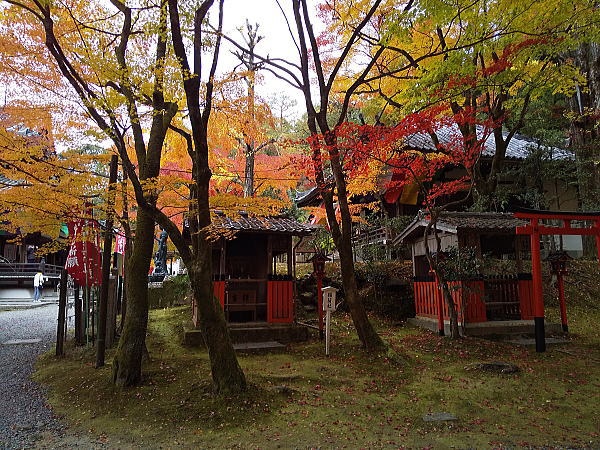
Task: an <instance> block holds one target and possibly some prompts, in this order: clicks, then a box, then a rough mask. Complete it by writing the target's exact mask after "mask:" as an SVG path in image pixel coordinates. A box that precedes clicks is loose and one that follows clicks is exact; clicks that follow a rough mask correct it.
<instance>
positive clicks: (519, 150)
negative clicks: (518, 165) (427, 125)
mask: <svg viewBox="0 0 600 450" xmlns="http://www.w3.org/2000/svg"><path fill="white" fill-rule="evenodd" d="M476 132H477V137H478V138H479V139H483V137H484V128H483V127H482V126H480V125H477V126H476ZM436 135H437V137H438V140H439V142H440V145H441V146H442V147H443V146H444V145H448V144H450V143H452V142H453V141H455V140H456V139H457V137H459V136H460V130H459V129H458V125H456V124H454V125H448V126H445V127H442V128H440V129H439V130H437V131H436ZM502 135H503V136H504V137H505V138H506V137H507V135H508V133H507V132H505V131H504V132H502ZM404 144H405V145H406V146H408V147H409V148H414V149H418V150H428V151H435V150H436V146H435V144H434V142H433V139H432V138H431V136H430V135H429V134H428V133H414V134H411V135H410V136H407V137H406V138H405V140H404ZM539 145H540V144H539V141H538V140H536V139H533V138H531V137H529V136H524V135H522V134H515V135H514V136H513V137H512V139H511V140H510V142H509V143H508V147H507V148H506V158H507V159H514V160H518V159H525V158H527V156H529V154H530V153H531V149H534V148H536V147H538V146H539ZM548 150H549V151H550V153H551V155H552V158H553V159H570V158H572V157H573V155H572V153H570V152H569V151H567V150H565V149H562V148H557V147H550V148H548ZM495 153H496V142H495V139H494V135H493V134H490V135H489V136H488V137H487V138H486V140H485V142H484V144H483V151H482V155H483V156H485V157H492V156H494V155H495Z"/></svg>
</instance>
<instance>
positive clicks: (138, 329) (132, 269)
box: [113, 208, 154, 387]
mask: <svg viewBox="0 0 600 450" xmlns="http://www.w3.org/2000/svg"><path fill="white" fill-rule="evenodd" d="M153 248H154V220H153V219H152V218H151V217H150V216H149V215H148V214H147V213H146V212H145V211H144V210H143V209H142V208H140V209H138V212H137V224H136V230H135V238H134V245H133V251H132V252H131V257H130V260H129V261H128V264H126V274H125V276H126V278H127V282H126V283H125V291H126V297H127V315H126V316H125V325H124V326H123V333H122V334H121V338H120V339H119V346H118V347H117V353H116V355H115V359H114V362H113V383H114V384H116V385H117V386H121V387H125V386H135V385H137V384H139V383H140V382H141V379H142V355H143V351H144V346H145V343H146V328H147V325H148V272H149V271H150V259H151V258H152V250H153Z"/></svg>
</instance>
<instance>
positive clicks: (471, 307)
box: [413, 277, 533, 323]
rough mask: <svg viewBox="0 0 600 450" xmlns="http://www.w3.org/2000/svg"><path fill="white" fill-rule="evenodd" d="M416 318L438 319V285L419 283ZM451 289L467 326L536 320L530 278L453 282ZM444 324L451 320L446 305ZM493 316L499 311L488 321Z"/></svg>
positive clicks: (416, 294) (428, 282) (450, 282)
mask: <svg viewBox="0 0 600 450" xmlns="http://www.w3.org/2000/svg"><path fill="white" fill-rule="evenodd" d="M413 286H414V292H415V310H416V315H417V316H421V317H430V318H432V319H437V318H438V301H439V298H440V296H442V291H441V289H438V286H437V283H436V282H435V281H415V282H414V283H413ZM448 287H449V288H450V292H451V294H452V298H453V300H454V305H455V306H456V310H457V312H458V320H459V321H462V320H463V318H464V321H465V323H476V322H487V321H488V320H489V319H492V318H496V319H498V318H500V319H509V318H512V319H514V318H519V317H520V318H521V319H522V320H530V319H531V318H532V317H533V285H532V281H531V279H526V277H519V279H517V278H510V277H497V278H492V279H488V280H486V281H483V280H481V281H479V280H478V281H449V282H448ZM442 303H443V305H444V306H443V308H444V314H443V315H444V320H448V319H449V318H450V316H449V314H448V305H447V304H446V302H445V301H443V302H442ZM488 310H489V311H490V314H491V313H492V311H496V316H494V315H493V314H492V315H491V316H490V317H489V319H488V315H489V314H488Z"/></svg>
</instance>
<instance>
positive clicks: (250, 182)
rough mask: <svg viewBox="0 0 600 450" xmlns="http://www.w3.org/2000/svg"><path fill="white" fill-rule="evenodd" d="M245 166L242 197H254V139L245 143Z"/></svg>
mask: <svg viewBox="0 0 600 450" xmlns="http://www.w3.org/2000/svg"><path fill="white" fill-rule="evenodd" d="M245 153H246V167H245V168H244V197H254V141H252V143H251V144H246V152H245Z"/></svg>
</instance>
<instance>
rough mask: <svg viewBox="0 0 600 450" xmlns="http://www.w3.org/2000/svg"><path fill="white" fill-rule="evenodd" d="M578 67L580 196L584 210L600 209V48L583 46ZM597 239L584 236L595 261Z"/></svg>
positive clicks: (574, 136) (575, 136)
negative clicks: (580, 80) (583, 79)
mask: <svg viewBox="0 0 600 450" xmlns="http://www.w3.org/2000/svg"><path fill="white" fill-rule="evenodd" d="M573 56H574V61H575V65H576V66H577V67H578V68H579V69H580V70H581V72H583V74H584V75H585V76H586V78H587V81H588V85H587V89H586V90H584V89H583V87H580V86H577V89H576V93H575V96H574V97H573V98H572V99H571V102H570V103H571V109H572V110H573V111H574V112H575V113H576V114H577V115H576V117H575V119H574V120H573V122H572V123H571V142H572V146H573V148H574V150H575V161H576V164H577V178H578V180H577V181H578V186H579V190H578V194H579V204H580V207H581V209H583V210H587V211H594V210H597V209H600V165H598V162H597V161H598V159H599V157H600V155H599V152H598V144H599V143H600V132H599V131H598V127H597V114H598V111H600V44H597V43H594V42H592V43H589V44H582V45H581V46H580V47H579V48H578V49H577V50H576V51H575V52H574V55H573ZM595 247H596V246H595V242H594V238H593V236H583V253H584V256H586V257H589V258H593V257H595V255H596V254H597V253H596V248H595Z"/></svg>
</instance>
